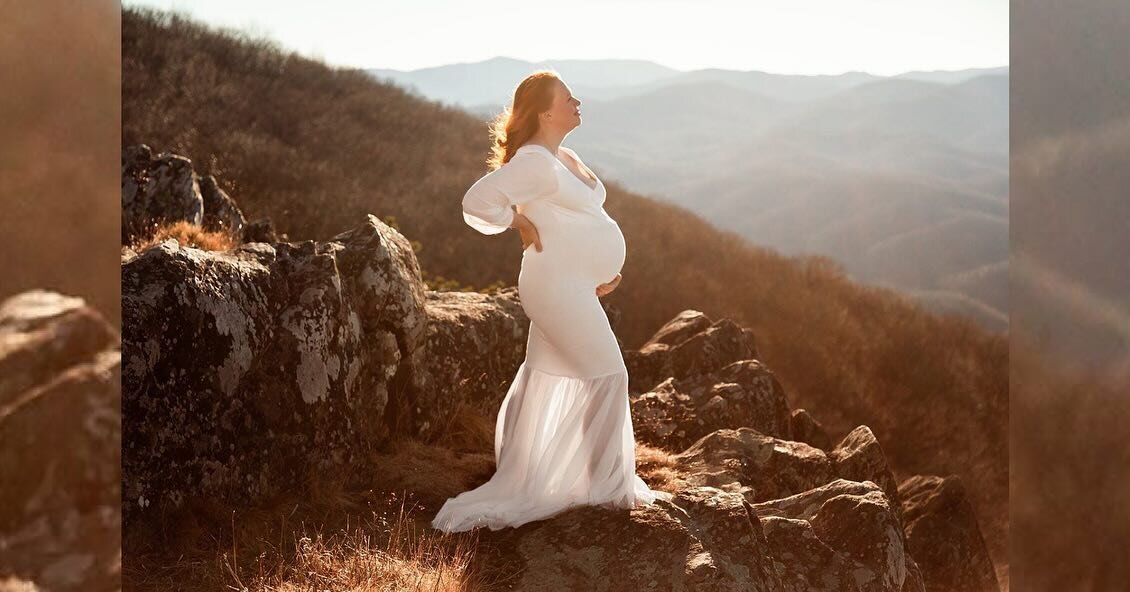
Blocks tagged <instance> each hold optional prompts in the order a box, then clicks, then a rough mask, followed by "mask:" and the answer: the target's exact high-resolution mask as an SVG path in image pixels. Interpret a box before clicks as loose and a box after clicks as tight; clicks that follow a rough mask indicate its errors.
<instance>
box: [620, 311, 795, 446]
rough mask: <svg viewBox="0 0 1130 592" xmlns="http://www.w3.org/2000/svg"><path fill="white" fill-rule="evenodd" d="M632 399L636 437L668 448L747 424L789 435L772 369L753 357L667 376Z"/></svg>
mask: <svg viewBox="0 0 1130 592" xmlns="http://www.w3.org/2000/svg"><path fill="white" fill-rule="evenodd" d="M724 326H725V325H724ZM631 402H632V405H631V409H632V422H633V424H634V428H635V435H636V438H637V439H638V440H641V441H643V442H647V443H648V444H651V445H652V446H658V447H661V448H666V449H670V450H681V449H683V448H685V447H687V446H689V445H690V444H691V443H692V442H694V441H696V440H698V439H699V438H701V437H703V436H705V435H706V434H709V433H710V432H712V431H714V430H716V429H718V428H739V427H743V426H748V427H752V428H754V429H756V430H757V431H759V432H761V433H763V434H766V435H770V436H777V437H781V438H788V437H789V435H790V434H789V427H790V417H789V408H788V404H787V403H786V401H785V391H784V389H783V388H782V387H781V383H780V382H778V381H777V378H776V377H775V376H774V375H773V372H772V371H770V370H769V369H768V368H767V367H766V366H765V365H764V364H762V363H761V362H759V361H757V360H753V359H745V360H740V361H736V362H731V363H730V364H728V365H726V366H724V367H722V368H720V369H717V370H713V371H710V372H706V373H701V374H693V375H691V376H689V377H687V378H683V379H678V378H675V377H673V376H672V377H669V378H667V379H666V380H664V381H663V382H661V383H659V384H658V385H656V386H655V388H653V389H652V390H650V391H648V392H646V393H643V394H641V395H638V396H632V397H631Z"/></svg>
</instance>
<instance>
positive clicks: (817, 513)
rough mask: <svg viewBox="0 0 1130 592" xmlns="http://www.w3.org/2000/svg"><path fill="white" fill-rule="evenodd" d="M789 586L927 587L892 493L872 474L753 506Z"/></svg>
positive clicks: (885, 590)
mask: <svg viewBox="0 0 1130 592" xmlns="http://www.w3.org/2000/svg"><path fill="white" fill-rule="evenodd" d="M753 508H754V511H755V512H756V513H757V515H758V516H760V517H761V527H762V530H763V531H764V533H765V538H766V540H767V541H768V544H769V551H770V553H771V554H772V555H773V556H774V557H777V558H780V559H779V562H778V563H776V566H777V571H776V575H777V576H778V577H779V578H780V579H781V581H782V584H783V585H782V586H781V587H780V588H778V590H782V591H785V592H793V591H795V592H807V591H810V590H860V591H875V592H880V591H881V592H921V591H922V590H923V582H922V577H921V572H920V570H919V569H918V567H917V565H916V564H915V562H914V560H913V559H912V558H911V556H910V552H909V549H908V548H907V544H906V537H905V535H904V533H903V531H902V529H901V527H900V526H899V521H898V518H897V512H896V511H895V508H894V507H893V506H892V505H891V502H890V500H889V499H888V498H887V496H886V495H885V494H884V493H883V490H882V489H880V488H879V487H878V486H877V485H876V484H875V483H873V482H871V481H863V482H858V481H850V480H847V479H836V480H835V481H832V482H830V483H827V484H824V485H822V486H820V487H817V488H814V489H810V490H808V491H804V492H801V493H798V494H796V495H792V496H789V497H785V498H781V499H776V500H771V501H766V502H762V503H758V504H754V505H753Z"/></svg>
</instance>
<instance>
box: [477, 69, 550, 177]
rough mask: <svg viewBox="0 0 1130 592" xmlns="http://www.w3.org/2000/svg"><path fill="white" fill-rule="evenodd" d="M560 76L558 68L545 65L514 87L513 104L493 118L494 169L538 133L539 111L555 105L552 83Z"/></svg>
mask: <svg viewBox="0 0 1130 592" xmlns="http://www.w3.org/2000/svg"><path fill="white" fill-rule="evenodd" d="M558 80H560V76H558V74H557V72H556V71H554V70H553V69H550V68H543V69H540V70H537V71H535V72H534V73H533V74H530V75H529V76H527V77H526V78H524V79H523V80H522V82H520V83H518V86H517V88H515V89H514V98H513V100H512V101H511V102H510V105H509V106H507V107H506V108H504V109H503V110H502V113H500V114H499V115H498V116H497V117H495V118H494V120H492V121H491V122H490V137H491V148H490V151H491V157H490V158H489V159H487V165H488V166H489V167H490V168H491V170H494V169H497V168H498V167H500V166H502V165H504V164H506V163H507V162H510V158H511V157H513V156H514V152H515V151H516V150H518V148H520V147H521V146H522V144H525V143H526V142H527V141H529V139H530V138H531V137H533V135H534V134H536V133H537V131H538V129H539V127H540V125H541V123H540V122H539V120H538V114H539V113H541V112H543V111H547V110H548V109H549V107H550V106H551V105H553V86H554V83H555V82H557V81H558Z"/></svg>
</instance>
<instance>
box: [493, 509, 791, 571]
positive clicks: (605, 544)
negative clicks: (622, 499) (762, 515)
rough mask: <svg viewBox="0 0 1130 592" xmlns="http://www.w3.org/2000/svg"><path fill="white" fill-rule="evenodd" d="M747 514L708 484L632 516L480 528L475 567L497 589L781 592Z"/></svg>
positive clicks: (603, 514)
mask: <svg viewBox="0 0 1130 592" xmlns="http://www.w3.org/2000/svg"><path fill="white" fill-rule="evenodd" d="M751 510H752V508H751V506H750V505H749V503H748V502H746V501H745V500H744V499H743V498H742V496H741V495H739V494H736V493H729V492H724V491H721V490H719V489H716V488H712V487H695V488H688V489H684V490H682V491H680V492H679V493H678V494H677V495H674V496H671V499H660V500H657V501H656V502H655V503H654V504H652V505H649V506H642V507H639V508H635V509H631V510H629V509H623V510H607V509H603V508H599V507H593V506H585V507H578V508H573V509H570V510H566V511H565V512H563V513H561V514H558V515H557V516H554V517H552V518H549V519H546V520H540V521H536V522H531V523H529V524H527V525H523V526H522V527H521V528H518V529H502V530H499V531H489V530H486V529H483V530H480V531H479V532H480V534H479V542H480V544H479V546H478V549H479V551H477V553H476V558H475V561H477V562H480V564H479V566H478V567H479V568H480V569H482V570H485V571H487V572H490V573H493V574H497V575H499V576H500V579H503V580H504V581H503V582H502V584H501V588H500V589H502V590H522V591H524V592H555V591H561V592H566V591H572V590H593V591H602V592H619V591H624V592H636V591H637V590H687V591H703V592H713V591H734V592H737V591H764V592H776V591H778V590H783V589H784V588H782V582H781V580H780V578H779V576H778V575H776V571H777V567H776V566H775V563H776V561H778V560H779V559H781V558H777V557H774V556H773V555H772V553H771V551H770V549H769V547H768V545H767V543H766V540H765V536H764V534H763V533H762V532H761V525H760V523H759V522H758V518H757V514H756V513H754V512H753V511H751ZM502 576H504V577H502Z"/></svg>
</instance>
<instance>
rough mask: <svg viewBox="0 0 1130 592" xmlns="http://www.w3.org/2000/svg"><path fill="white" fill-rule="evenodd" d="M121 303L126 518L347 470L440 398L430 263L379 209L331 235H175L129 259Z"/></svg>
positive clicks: (410, 427) (249, 495)
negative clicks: (424, 277)
mask: <svg viewBox="0 0 1130 592" xmlns="http://www.w3.org/2000/svg"><path fill="white" fill-rule="evenodd" d="M122 314H123V326H124V333H125V340H124V343H123V351H124V354H125V371H124V376H123V379H124V382H123V389H124V393H123V394H124V401H123V412H124V413H125V414H126V416H127V417H129V418H130V421H129V423H128V424H127V427H126V431H125V439H124V443H123V453H124V457H123V461H122V462H123V470H124V473H125V480H124V487H125V490H124V494H123V503H124V505H125V507H126V519H127V520H129V519H130V516H131V512H137V511H141V510H146V509H147V508H149V507H151V506H154V505H161V504H165V503H172V504H173V505H179V503H180V502H181V501H183V500H184V499H185V498H186V497H188V496H198V495H209V496H218V497H221V498H225V499H228V498H230V499H232V500H233V501H234V500H244V501H246V500H252V499H257V498H259V497H261V496H265V495H270V494H271V493H272V492H275V491H279V490H280V488H286V489H293V488H294V487H300V486H301V485H302V484H303V483H305V482H306V480H307V479H312V478H317V476H318V475H320V474H325V472H326V471H341V470H344V468H345V467H350V466H352V464H351V463H353V462H354V461H356V460H357V459H358V457H359V453H360V452H361V451H364V450H367V449H369V448H370V447H372V446H374V445H378V444H379V443H380V442H381V441H382V440H383V439H384V438H386V437H387V436H388V435H389V434H390V433H392V432H403V433H413V432H414V431H415V430H416V428H417V426H418V421H417V415H418V413H417V412H416V410H417V409H418V408H419V403H420V402H421V401H425V400H427V397H426V396H425V395H423V394H421V393H422V390H423V386H424V384H425V383H426V382H427V378H426V368H425V366H424V356H423V352H424V344H425V340H426V329H427V317H426V314H425V311H424V293H423V284H422V282H421V281H420V272H419V265H418V263H417V262H416V258H415V255H414V254H413V252H412V250H411V248H410V246H409V244H408V241H407V240H406V239H405V238H404V237H403V236H401V235H400V234H399V233H397V232H396V231H395V230H393V229H392V228H390V227H388V226H387V225H385V224H384V223H382V222H381V221H380V220H378V219H377V218H375V217H373V216H369V217H368V218H367V220H366V222H365V223H364V224H362V225H361V226H359V227H358V228H356V229H354V230H351V231H349V232H346V233H343V234H340V235H338V236H336V237H334V238H333V240H331V241H327V242H314V241H305V242H301V243H277V244H274V245H270V244H267V243H252V244H248V245H244V246H243V247H241V248H239V249H237V250H235V251H232V252H225V253H216V252H207V251H202V250H198V249H193V248H183V247H180V246H179V245H177V244H176V242H175V241H166V242H165V243H163V244H161V245H159V246H156V247H154V248H151V249H148V250H146V251H144V252H142V253H141V254H139V255H138V256H136V257H133V258H130V259H128V260H127V261H126V262H125V263H123V265H122Z"/></svg>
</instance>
